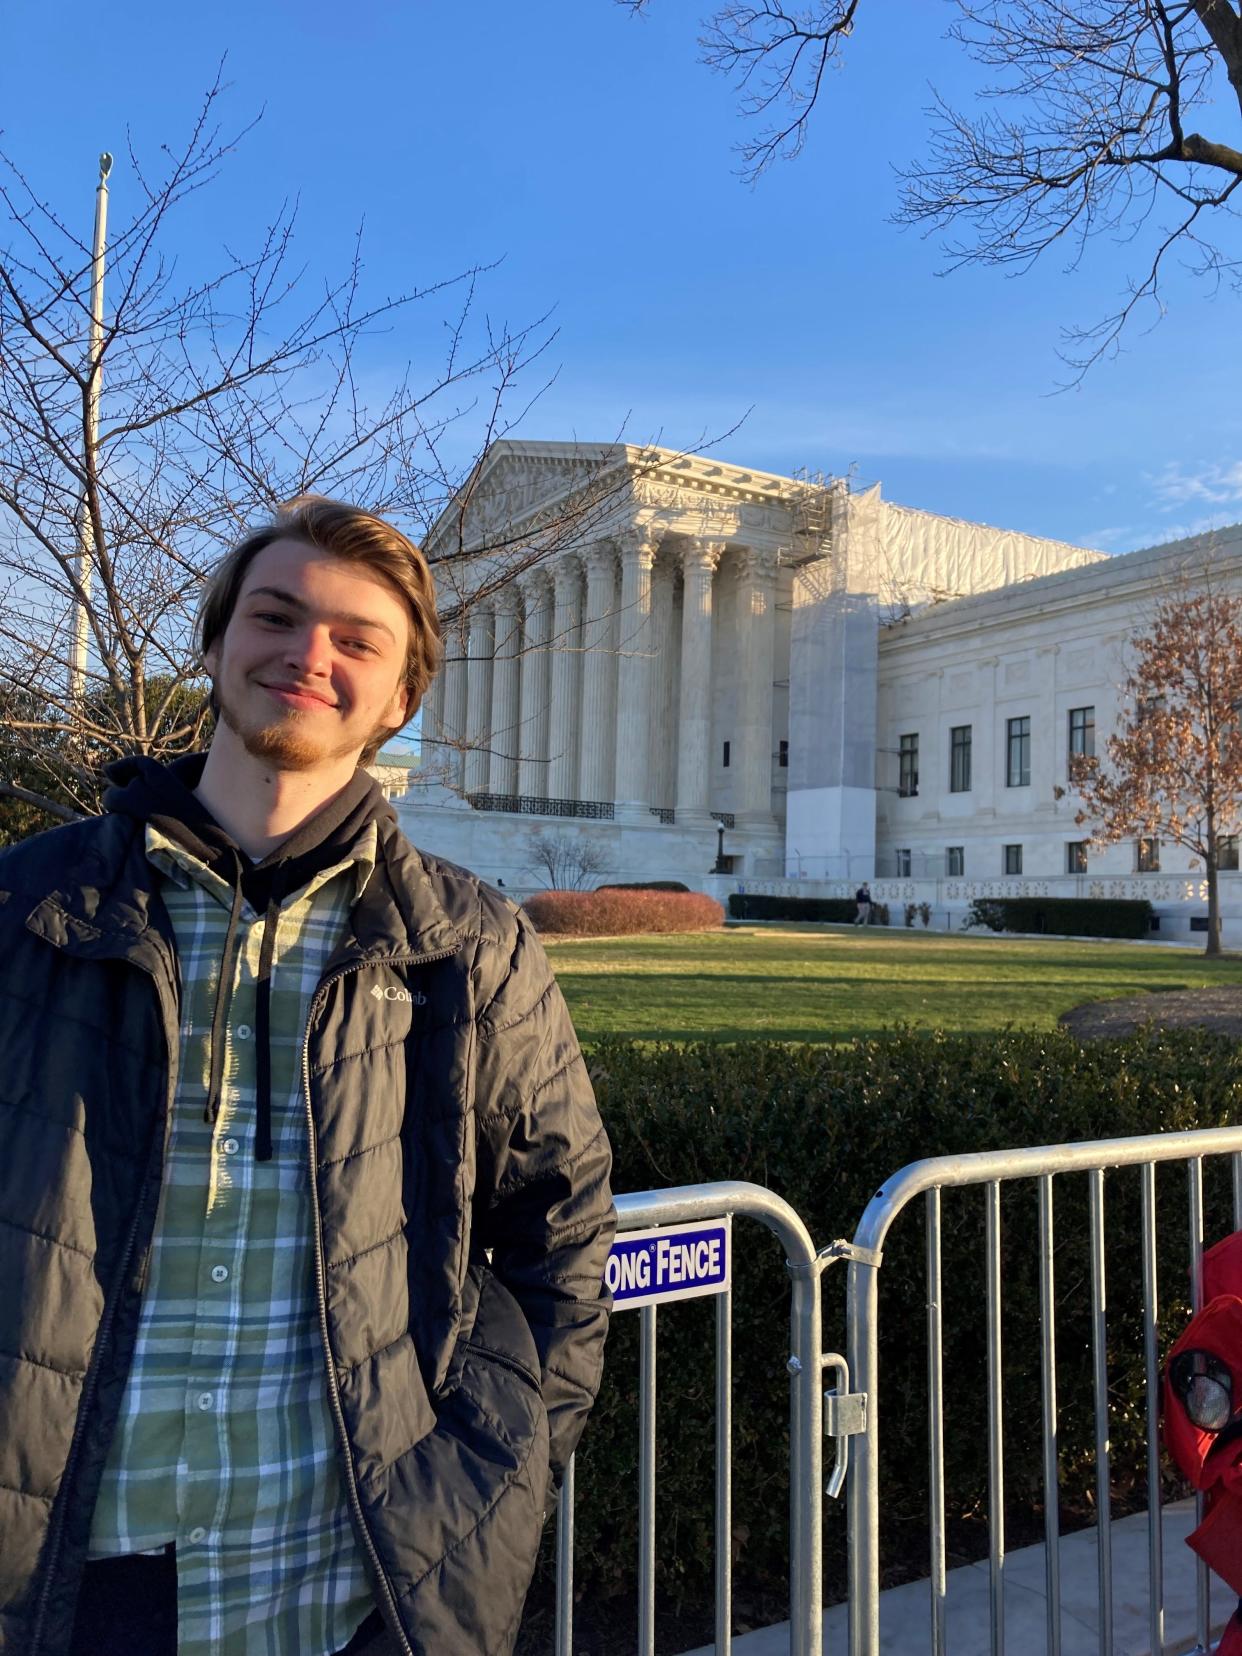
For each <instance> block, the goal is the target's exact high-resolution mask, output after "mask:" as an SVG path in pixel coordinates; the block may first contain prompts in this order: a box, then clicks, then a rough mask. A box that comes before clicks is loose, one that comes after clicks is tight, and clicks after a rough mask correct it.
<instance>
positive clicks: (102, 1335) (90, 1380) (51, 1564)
mask: <svg viewBox="0 0 1242 1656" xmlns="http://www.w3.org/2000/svg"><path fill="white" fill-rule="evenodd" d="M139 970H142V971H145V970H146V968H145V967H140V968H139ZM157 993H158V991H157ZM161 1010H162V1007H161ZM164 1045H165V1049H166V1069H165V1073H166V1075H167V1076H168V1086H167V1089H166V1094H167V1096H166V1102H165V1111H164V1131H165V1136H167V1132H168V1123H169V1121H170V1120H171V1112H172V1104H173V1095H174V1093H175V1091H176V1084H177V1063H176V1058H175V1057H174V1056H173V1047H172V1043H171V1042H170V1041H169V1039H168V1030H167V1028H165V1030H164ZM159 1136H160V1135H159V1124H158V1123H157V1124H156V1126H155V1128H154V1130H153V1131H152V1134H151V1146H150V1149H149V1150H148V1152H147V1164H146V1171H145V1172H144V1174H143V1181H142V1185H143V1190H144V1192H145V1189H146V1183H147V1180H148V1179H149V1178H150V1176H151V1169H152V1166H153V1164H154V1161H155V1157H156V1152H157V1151H158V1150H159V1148H160V1144H159ZM143 1207H144V1201H143V1198H142V1197H140V1198H139V1200H138V1201H137V1202H136V1203H135V1204H134V1216H133V1218H132V1219H131V1220H130V1224H129V1231H128V1233H127V1234H126V1237H125V1248H124V1251H123V1253H122V1255H121V1262H120V1266H119V1268H118V1270H117V1274H116V1286H115V1288H114V1289H113V1291H112V1297H111V1298H110V1299H109V1300H108V1301H107V1303H106V1304H105V1305H104V1308H103V1312H102V1314H101V1315H100V1319H99V1332H98V1333H97V1334H96V1336H95V1345H94V1349H93V1350H92V1352H91V1360H90V1363H89V1364H88V1366H87V1370H86V1376H85V1378H84V1380H83V1381H82V1398H81V1402H80V1403H79V1404H78V1418H77V1420H76V1421H75V1422H74V1425H73V1437H72V1438H71V1439H70V1442H69V1453H68V1455H67V1456H66V1457H65V1471H64V1476H63V1478H62V1479H61V1492H62V1493H61V1500H60V1504H59V1507H58V1508H57V1511H56V1515H55V1520H54V1525H53V1528H52V1529H51V1531H50V1533H49V1535H48V1557H47V1569H46V1571H45V1572H44V1576H43V1585H42V1587H41V1588H40V1589H39V1601H38V1603H37V1604H36V1606H35V1617H34V1632H33V1635H32V1642H31V1646H30V1656H38V1653H39V1647H40V1645H41V1644H42V1642H43V1624H44V1621H45V1619H46V1617H47V1605H48V1600H49V1599H50V1598H51V1596H52V1584H53V1582H54V1580H55V1577H56V1566H57V1564H58V1562H59V1559H60V1544H61V1540H62V1538H63V1536H64V1530H65V1514H66V1512H67V1510H68V1506H69V1496H70V1494H71V1492H72V1489H73V1474H74V1472H75V1470H76V1468H77V1459H78V1451H79V1450H80V1448H81V1445H82V1439H83V1437H84V1436H85V1435H86V1426H87V1419H88V1416H89V1414H90V1409H91V1404H92V1403H93V1402H94V1399H95V1387H96V1385H97V1384H98V1380H99V1370H100V1368H101V1367H102V1365H103V1355H104V1352H105V1350H106V1349H107V1344H108V1336H109V1335H110V1334H111V1332H112V1319H113V1318H114V1317H115V1315H116V1308H117V1306H118V1304H119V1303H120V1299H121V1295H122V1293H123V1292H124V1290H125V1281H126V1278H127V1277H128V1276H129V1267H130V1263H131V1261H132V1260H133V1257H134V1244H135V1243H136V1241H137V1240H138V1226H139V1224H140V1222H141V1220H142V1214H143Z"/></svg>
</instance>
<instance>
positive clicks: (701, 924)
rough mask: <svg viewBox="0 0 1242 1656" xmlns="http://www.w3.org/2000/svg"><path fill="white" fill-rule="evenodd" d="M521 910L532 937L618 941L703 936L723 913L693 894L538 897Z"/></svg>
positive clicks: (615, 891)
mask: <svg viewBox="0 0 1242 1656" xmlns="http://www.w3.org/2000/svg"><path fill="white" fill-rule="evenodd" d="M523 907H524V908H525V909H526V912H527V914H529V915H530V918H531V921H532V923H533V924H534V926H535V929H536V930H537V931H540V932H543V933H545V934H547V935H553V934H555V935H558V936H561V937H617V936H620V935H623V934H628V933H633V932H684V931H707V930H708V929H709V928H711V927H714V926H720V925H723V923H724V909H722V908H721V906H720V904H719V903H718V902H717V901H716V899H715V898H714V897H705V896H703V894H702V893H701V892H698V891H688V892H680V891H651V890H637V891H635V890H630V889H625V888H620V887H615V886H613V887H610V886H601V887H600V889H599V890H598V891H540V892H538V893H536V895H535V896H533V897H528V898H527V899H526V902H525V903H524V905H523Z"/></svg>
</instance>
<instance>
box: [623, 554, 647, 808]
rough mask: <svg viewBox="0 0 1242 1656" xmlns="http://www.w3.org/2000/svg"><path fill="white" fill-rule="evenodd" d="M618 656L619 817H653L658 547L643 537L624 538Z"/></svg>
mask: <svg viewBox="0 0 1242 1656" xmlns="http://www.w3.org/2000/svg"><path fill="white" fill-rule="evenodd" d="M620 550H621V606H620V612H619V621H620V625H619V632H618V644H619V650H618V654H617V767H616V777H617V785H616V798H617V815H618V816H619V817H623V818H625V817H628V818H629V819H630V820H632V821H641V822H645V821H647V820H648V818H649V816H650V814H651V782H652V776H651V744H650V741H649V740H648V736H649V731H648V726H649V724H650V722H651V680H652V656H651V645H652V633H651V566H652V565H653V564H654V562H655V555H656V543H655V541H654V540H653V539H652V538H651V537H650V536H649V535H648V534H647V533H646V532H645V531H644V530H635V531H633V532H632V533H630V534H627V535H624V536H623V537H622V538H621V542H620Z"/></svg>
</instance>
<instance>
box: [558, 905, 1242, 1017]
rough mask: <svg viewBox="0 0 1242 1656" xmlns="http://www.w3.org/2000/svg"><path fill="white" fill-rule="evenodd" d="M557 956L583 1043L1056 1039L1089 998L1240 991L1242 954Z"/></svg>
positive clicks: (1051, 949) (838, 935)
mask: <svg viewBox="0 0 1242 1656" xmlns="http://www.w3.org/2000/svg"><path fill="white" fill-rule="evenodd" d="M548 953H549V955H550V956H551V959H552V964H553V968H554V970H555V971H556V975H557V977H558V979H559V980H560V983H561V986H562V988H563V989H564V991H565V996H566V999H567V1000H568V1002H569V1006H570V1010H571V1011H572V1013H573V1016H574V1022H575V1024H576V1025H577V1028H578V1034H579V1037H580V1038H581V1039H582V1040H583V1041H586V1042H590V1041H593V1040H598V1039H599V1038H600V1037H601V1036H604V1035H619V1036H624V1037H626V1038H628V1039H632V1040H641V1041H653V1040H669V1041H691V1040H709V1041H736V1040H744V1039H746V1038H748V1037H753V1036H759V1037H762V1038H764V1039H767V1040H776V1041H845V1040H849V1039H850V1038H851V1037H852V1036H855V1035H871V1034H875V1033H877V1032H879V1031H880V1030H883V1029H886V1028H892V1026H893V1025H895V1024H910V1025H913V1026H915V1027H919V1028H928V1029H932V1028H937V1029H945V1030H989V1029H1003V1028H1005V1027H1006V1026H1007V1025H1012V1026H1014V1027H1017V1028H1023V1029H1051V1028H1052V1027H1053V1025H1054V1024H1055V1023H1056V1021H1057V1017H1058V1016H1059V1014H1060V1013H1062V1012H1065V1011H1067V1010H1068V1009H1069V1008H1070V1007H1072V1006H1078V1005H1080V1004H1081V1003H1082V1002H1083V1001H1090V1000H1106V999H1111V998H1113V997H1116V996H1119V995H1134V994H1142V993H1144V992H1151V991H1155V990H1167V989H1184V988H1195V987H1206V986H1207V985H1211V984H1220V983H1239V984H1242V957H1240V958H1237V959H1231V960H1222V961H1210V962H1209V961H1206V960H1204V958H1203V957H1202V955H1200V954H1197V953H1194V952H1192V951H1191V950H1189V949H1173V948H1159V947H1152V946H1144V945H1141V944H1127V943H1064V942H1058V941H1056V940H1053V939H1050V940H1048V941H1046V942H1045V941H1039V942H1030V941H1025V940H1023V941H1017V940H1008V939H1004V938H994V937H951V936H925V935H921V934H920V933H918V932H917V931H911V932H906V931H894V930H888V929H885V930H871V931H865V932H864V931H854V930H852V929H851V928H849V927H841V928H838V927H831V926H809V925H807V926H802V925H782V926H779V927H778V926H756V927H749V926H748V927H731V928H729V929H728V930H725V931H719V932H695V933H690V934H687V935H683V936H672V937H636V938H614V939H608V940H602V941H600V940H593V939H582V940H580V941H578V940H576V941H569V940H565V941H551V940H550V941H549V943H548Z"/></svg>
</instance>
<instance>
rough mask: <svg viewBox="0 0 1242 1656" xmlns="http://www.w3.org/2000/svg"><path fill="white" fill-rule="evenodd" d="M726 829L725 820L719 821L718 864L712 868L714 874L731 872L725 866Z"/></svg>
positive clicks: (717, 833)
mask: <svg viewBox="0 0 1242 1656" xmlns="http://www.w3.org/2000/svg"><path fill="white" fill-rule="evenodd" d="M724 831H725V825H724V823H723V822H717V824H716V866H715V868H713V869H712V873H713V874H727V873H728V872H729V870H728V869H727V868H726V867H725V854H724Z"/></svg>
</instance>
